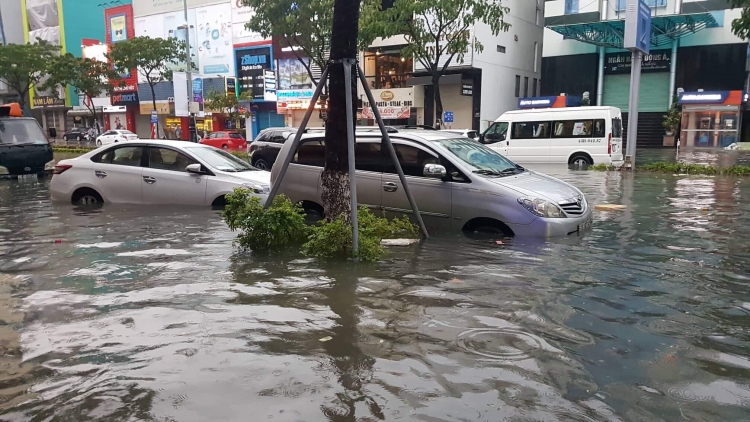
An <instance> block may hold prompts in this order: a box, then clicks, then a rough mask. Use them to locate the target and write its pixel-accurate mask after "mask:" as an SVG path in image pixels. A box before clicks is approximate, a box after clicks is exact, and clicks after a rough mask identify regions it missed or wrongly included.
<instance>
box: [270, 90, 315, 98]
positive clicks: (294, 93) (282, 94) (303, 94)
mask: <svg viewBox="0 0 750 422" xmlns="http://www.w3.org/2000/svg"><path fill="white" fill-rule="evenodd" d="M313 94H314V91H313V90H312V89H286V90H278V91H276V98H277V99H278V101H288V100H311V99H312V97H313Z"/></svg>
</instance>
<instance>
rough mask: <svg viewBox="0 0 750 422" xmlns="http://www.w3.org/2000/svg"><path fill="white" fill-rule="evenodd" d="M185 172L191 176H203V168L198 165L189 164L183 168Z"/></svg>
mask: <svg viewBox="0 0 750 422" xmlns="http://www.w3.org/2000/svg"><path fill="white" fill-rule="evenodd" d="M185 171H187V172H188V173H191V174H203V173H204V171H203V166H201V165H200V164H190V165H188V166H187V167H185Z"/></svg>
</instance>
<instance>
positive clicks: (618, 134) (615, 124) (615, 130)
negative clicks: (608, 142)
mask: <svg viewBox="0 0 750 422" xmlns="http://www.w3.org/2000/svg"><path fill="white" fill-rule="evenodd" d="M612 137H613V138H622V120H620V119H618V118H614V119H612Z"/></svg>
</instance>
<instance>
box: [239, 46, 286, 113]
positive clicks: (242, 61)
mask: <svg viewBox="0 0 750 422" xmlns="http://www.w3.org/2000/svg"><path fill="white" fill-rule="evenodd" d="M235 59H236V61H237V78H238V79H239V86H240V93H243V92H252V94H253V97H252V98H253V99H254V100H259V101H263V100H265V99H266V85H267V84H266V81H265V78H266V74H268V73H271V74H273V71H271V70H270V69H271V47H270V46H269V47H262V48H251V49H243V50H236V51H235ZM272 82H273V90H275V89H276V78H275V75H274V77H273V78H272ZM274 101H275V98H274Z"/></svg>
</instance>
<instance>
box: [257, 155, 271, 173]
mask: <svg viewBox="0 0 750 422" xmlns="http://www.w3.org/2000/svg"><path fill="white" fill-rule="evenodd" d="M253 167H255V168H257V169H260V170H265V171H270V169H271V166H269V165H268V162H266V160H264V159H262V158H259V159H257V160H255V162H254V163H253Z"/></svg>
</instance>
